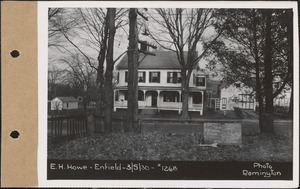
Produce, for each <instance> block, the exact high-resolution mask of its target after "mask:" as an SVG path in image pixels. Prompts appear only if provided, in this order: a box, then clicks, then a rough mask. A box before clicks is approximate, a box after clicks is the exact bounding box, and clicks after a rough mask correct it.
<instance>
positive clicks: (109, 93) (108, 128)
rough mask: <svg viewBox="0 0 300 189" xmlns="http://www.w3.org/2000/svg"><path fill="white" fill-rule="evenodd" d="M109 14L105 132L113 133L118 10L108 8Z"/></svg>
mask: <svg viewBox="0 0 300 189" xmlns="http://www.w3.org/2000/svg"><path fill="white" fill-rule="evenodd" d="M107 13H108V15H109V20H108V25H109V38H108V48H107V54H106V71H105V125H104V132H105V133H110V132H112V112H113V88H112V80H113V69H114V57H113V55H114V38H115V33H116V28H115V17H116V9H115V8H108V9H107Z"/></svg>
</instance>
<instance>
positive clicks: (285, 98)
mask: <svg viewBox="0 0 300 189" xmlns="http://www.w3.org/2000/svg"><path fill="white" fill-rule="evenodd" d="M281 85H282V80H281V78H280V77H274V81H273V88H274V91H273V92H275V90H276V89H278V88H280V87H281ZM291 94H292V90H291V87H290V86H289V84H288V83H286V84H285V87H284V89H283V90H282V91H281V93H280V94H278V95H277V96H276V97H275V98H274V99H273V104H274V106H279V107H289V106H290V99H291V96H292V95H291Z"/></svg>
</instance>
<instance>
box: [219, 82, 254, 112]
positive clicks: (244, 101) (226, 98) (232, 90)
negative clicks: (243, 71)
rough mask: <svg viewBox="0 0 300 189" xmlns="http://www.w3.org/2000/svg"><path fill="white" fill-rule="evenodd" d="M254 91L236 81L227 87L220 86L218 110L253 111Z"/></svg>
mask: <svg viewBox="0 0 300 189" xmlns="http://www.w3.org/2000/svg"><path fill="white" fill-rule="evenodd" d="M255 104H256V103H255V94H254V90H253V89H252V88H250V87H247V86H245V85H244V83H242V82H240V81H238V82H235V83H232V84H231V85H229V86H225V85H223V86H221V95H220V109H221V110H233V109H234V108H235V107H237V108H240V109H248V110H255V108H256V107H255Z"/></svg>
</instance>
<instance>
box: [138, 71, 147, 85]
mask: <svg viewBox="0 0 300 189" xmlns="http://www.w3.org/2000/svg"><path fill="white" fill-rule="evenodd" d="M138 81H139V82H141V83H145V81H146V72H138Z"/></svg>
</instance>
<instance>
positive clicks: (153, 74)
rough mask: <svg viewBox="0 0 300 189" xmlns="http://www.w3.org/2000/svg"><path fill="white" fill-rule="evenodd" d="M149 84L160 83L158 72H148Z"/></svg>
mask: <svg viewBox="0 0 300 189" xmlns="http://www.w3.org/2000/svg"><path fill="white" fill-rule="evenodd" d="M149 82H150V83H160V72H150V77H149Z"/></svg>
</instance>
